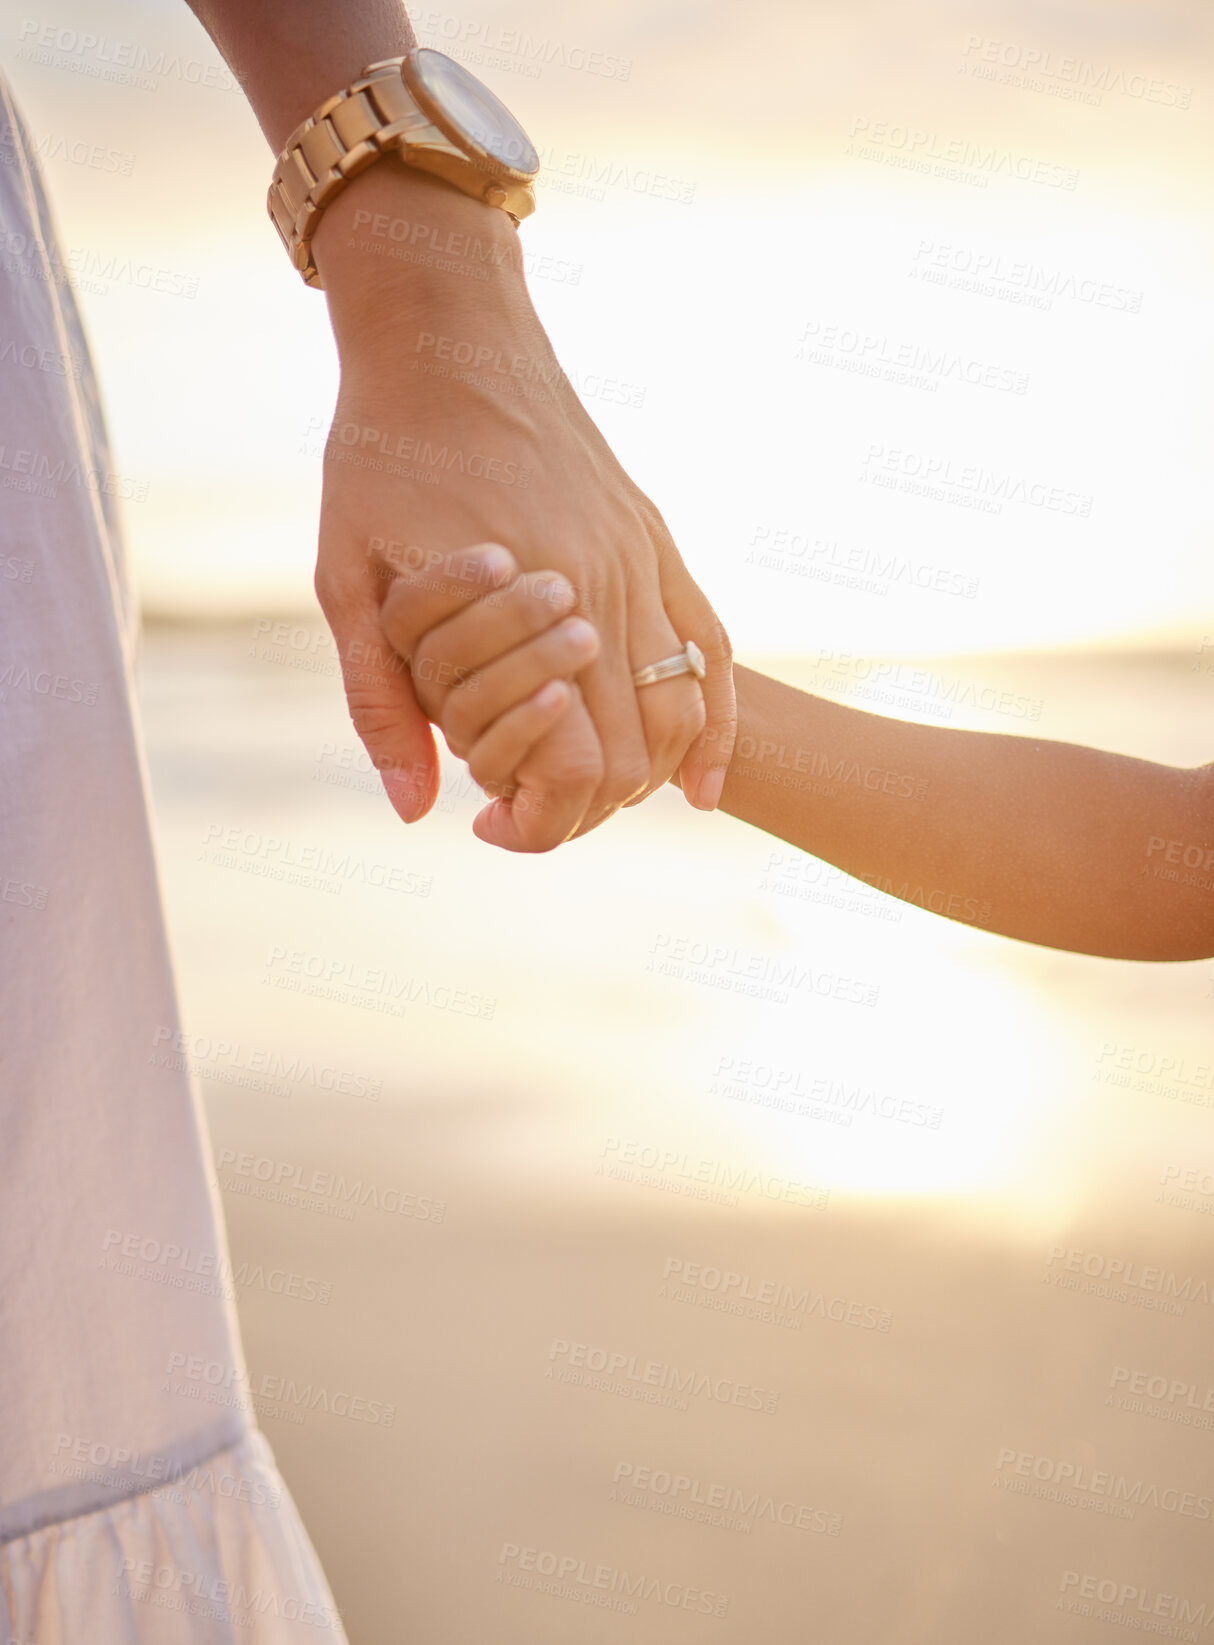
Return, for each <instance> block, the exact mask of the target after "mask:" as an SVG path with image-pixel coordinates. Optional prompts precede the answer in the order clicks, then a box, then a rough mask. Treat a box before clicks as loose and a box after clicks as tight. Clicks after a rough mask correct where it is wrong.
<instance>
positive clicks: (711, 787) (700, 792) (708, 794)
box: [685, 765, 725, 811]
mask: <svg viewBox="0 0 1214 1645" xmlns="http://www.w3.org/2000/svg"><path fill="white" fill-rule="evenodd" d="M724 787H725V771H724V768H723V767H722V766H719V765H718V766H714V767H712V768H711V769H710V770H708V771H705V772H704V774H703V776H701V778H700V780H699V781H698V782H697V783H695V784H694V785H693V786H692V788H691V790H690V791H686V790H685V792H687V798H688V799H689V800H690V801H691V803H692V805H694V806H695V808H696V810H697V811H715V810H716V808H717V806H718V805H720V803H721V793H722V791H723V789H724Z"/></svg>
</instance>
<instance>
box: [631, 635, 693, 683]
mask: <svg viewBox="0 0 1214 1645" xmlns="http://www.w3.org/2000/svg"><path fill="white" fill-rule="evenodd" d="M707 673H708V668H707V665H706V664H705V662H704V653H703V652H702V651H701V650H700V648H699V646H698V645H697V644H696V643H695V641H694V640H688V642H687V644H686V645H685V646H684V647H683V649H682V651H679V652H677V653H676V654H675V655H674V656H673V657H663V658H662V660H661V662H660V663H650V664H649V666H648V667H647V668H638V669H637V671H636V673H635V674H634V675H633V676H632V683H633V685H635V686H642V685H656V684H657V682H658V681H659V680H673V679H675V678H676V677H677V676H678V675H680V674H694V675H695V677H696V679H697V680H702V679H703V678H704V676H705V674H707Z"/></svg>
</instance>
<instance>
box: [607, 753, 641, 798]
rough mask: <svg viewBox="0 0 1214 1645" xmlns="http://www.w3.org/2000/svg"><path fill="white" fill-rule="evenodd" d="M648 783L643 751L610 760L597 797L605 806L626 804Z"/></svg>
mask: <svg viewBox="0 0 1214 1645" xmlns="http://www.w3.org/2000/svg"><path fill="white" fill-rule="evenodd" d="M648 783H649V760H648V758H647V756H645V755H644V754H643V753H641V754H635V755H632V754H630V755H628V756H627V757H625V758H622V759H619V760H616V761H612V762H611V763H609V764H608V766H607V768H606V770H605V771H604V773H603V779H602V782H601V784H600V785H599V794H598V796H597V797H598V799H599V800H600V801H601V802H602V803H603V804H604V805H606V806H610V807H616V806H621V805H626V804H627V803H628V801H629V800H630V799H631V798H632V797H633V795H634V794H640V793H641V792H642V791H643V790H644V789H645V788H646V787H647V785H648Z"/></svg>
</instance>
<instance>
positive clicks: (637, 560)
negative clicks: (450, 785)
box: [314, 160, 736, 850]
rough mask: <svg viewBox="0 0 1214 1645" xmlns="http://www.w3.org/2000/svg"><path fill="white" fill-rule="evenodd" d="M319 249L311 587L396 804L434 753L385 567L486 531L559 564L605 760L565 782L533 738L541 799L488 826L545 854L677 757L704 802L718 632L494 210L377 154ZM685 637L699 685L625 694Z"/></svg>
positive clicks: (729, 688)
mask: <svg viewBox="0 0 1214 1645" xmlns="http://www.w3.org/2000/svg"><path fill="white" fill-rule="evenodd" d="M314 250H315V254H316V258H317V263H318V265H319V267H320V271H321V276H322V278H323V280H324V282H325V290H326V293H327V295H328V299H329V307H330V314H331V317H332V321H333V328H334V332H335V335H336V337H337V343H338V348H339V352H340V355H341V367H342V375H341V390H340V394H339V397H338V403H337V409H336V414H335V417H334V422H333V428H332V430H331V433H330V438H329V443H328V447H327V451H326V462H325V477H324V496H323V503H322V512H321V527H320V547H319V555H318V560H317V572H316V588H317V593H318V596H319V598H320V601H321V605H322V607H323V609H324V612H325V616H326V617H327V619H328V621H329V624H330V626H331V628H332V630H333V634H334V637H335V639H336V641H337V646H338V652H339V655H340V657H341V659H342V668H343V674H344V677H345V684H346V692H347V697H348V700H349V706H350V713H351V717H352V719H353V721H354V725H355V729H356V730H357V732H358V735H359V736H360V737H361V739H362V741H363V742H364V744H365V745H366V748H367V750H368V753H369V754H370V755H371V758H372V760H373V761H374V763H375V765H376V767H377V769H378V770H379V771H380V773H381V776H382V778H383V781H384V786H385V788H386V789H387V792H388V795H389V798H390V799H391V800H392V803H393V805H394V806H395V808H396V810H397V811H398V813H399V814H400V815H401V816H402V817H403V818H404V819H405V820H406V821H413V820H415V819H416V818H418V817H420V816H422V815H424V813H425V812H426V811H427V810H428V809H429V808H430V806H431V804H432V803H433V800H434V796H435V793H436V792H437V785H438V761H437V754H436V751H435V747H434V739H433V735H432V733H431V730H430V726H429V723H428V721H427V719H426V717H425V715H424V713H423V711H422V709H421V707H420V705H419V704H418V701H417V698H416V695H415V693H414V690H413V685H412V682H411V679H410V675H409V672H408V670H407V668H405V667H404V666H402V663H401V661H400V659H398V658H396V657H395V656H393V655H391V653H390V651H389V648H388V647H387V645H386V642H385V638H384V635H383V632H382V629H381V623H380V608H381V605H382V602H383V600H384V598H385V596H386V594H387V591H388V588H389V586H390V583H391V580H392V577H393V575H394V574H395V573H397V572H400V571H402V570H413V571H416V570H418V569H420V568H424V566H425V564H426V556H427V555H430V556H433V555H436V554H437V555H440V556H445V555H446V554H447V553H448V552H450V551H451V550H453V549H456V548H461V547H464V546H466V545H470V544H476V543H480V542H485V541H493V542H497V543H502V544H505V545H506V546H507V547H508V548H509V549H510V551H511V552H512V554H513V556H514V558H515V560H516V562H517V564H518V566H519V567H521V568H522V569H523V570H533V569H541V568H551V569H553V570H556V571H560V572H561V573H563V575H564V576H565V577H566V578H567V579H568V581H569V582H570V583H571V584H572V586H573V588H574V590H575V591H576V594H577V602H578V604H577V609H579V610H580V611H582V612H583V613H584V614H585V615H587V616H588V617H589V618H590V619H591V621H592V622H593V623H594V624H595V626H596V628H597V629H598V631H599V635H600V639H601V647H600V651H599V655H598V656H597V658H596V659H595V660H594V661H593V662H592V663H590V664H589V665H588V666H587V667H586V668H585V669H584V671H583V672H582V673H581V674H580V675H579V676H578V685H579V687H580V691H581V697H582V700H583V702H584V705H585V711H586V712H587V713H588V715H589V718H590V721H591V722H592V723H593V726H594V729H595V732H596V733H597V737H598V741H599V743H600V745H601V775H600V776H599V777H598V779H597V781H596V782H595V783H594V785H593V787H592V788H591V789H590V790H589V791H587V774H588V770H589V766H588V764H587V762H586V761H585V760H584V759H579V760H578V761H576V762H575V764H574V765H573V766H571V767H570V768H569V770H568V774H567V777H566V778H565V779H562V778H561V777H560V774H559V759H558V757H557V756H558V754H559V749H558V750H557V751H556V752H555V753H554V751H552V750H549V751H548V757H549V758H551V759H552V761H553V764H552V767H551V768H550V769H551V782H552V784H553V785H554V786H553V788H552V790H551V792H550V794H549V798H548V803H546V804H545V806H544V807H543V809H542V810H540V811H537V812H536V813H535V814H534V815H533V816H532V817H531V818H530V831H529V832H528V834H527V836H526V839H525V841H524V840H522V839H521V838H520V839H517V840H510V839H506V838H502V839H500V840H498V842H497V843H500V844H503V845H505V846H507V848H509V849H527V850H543V849H547V848H549V847H551V846H553V845H556V844H558V843H560V841H561V840H563V839H567V838H570V837H571V836H573V835H575V834H578V833H584V832H586V831H587V830H588V829H590V828H593V827H594V826H596V825H597V824H598V823H599V822H601V821H603V819H604V818H606V817H608V816H610V815H611V814H612V813H613V812H614V811H615V810H616V809H617V808H618V807H619V806H621V805H624V804H628V803H633V802H636V801H637V800H639V799H642V798H644V797H645V795H647V794H648V793H650V792H652V790H653V789H655V788H657V787H658V786H659V785H660V784H662V783H664V782H666V781H667V780H668V779H670V778H671V777H672V776H673V775H674V773H675V772H676V771H678V773H679V778H680V782H681V785H682V787H683V789H684V792H685V793H686V794H687V796H688V798H689V799H690V800H691V801H692V803H693V804H697V805H699V806H701V807H703V808H705V809H712V808H713V807H714V806H715V805H716V803H717V800H718V799H719V797H720V788H721V781H722V779H723V775H724V771H725V768H726V766H727V765H728V762H729V757H730V754H731V752H732V746H733V737H734V731H735V724H736V718H735V708H734V698H733V682H732V673H731V668H730V654H729V644H728V640H727V638H726V635H725V632H724V629H723V628H722V626H721V624H720V622H719V621H718V619H717V617H716V615H715V613H714V612H713V610H712V607H711V606H710V605H709V603H708V601H707V600H706V599H705V597H704V595H703V594H702V593H701V592H700V590H699V589H698V588H697V587H696V585H695V583H694V582H693V581H692V579H691V577H690V576H689V574H688V572H687V570H686V568H685V567H684V565H683V563H682V560H681V559H680V557H679V554H678V551H677V550H676V548H675V546H674V543H673V541H672V539H671V537H670V534H669V532H668V531H667V529H666V527H665V524H664V523H663V521H662V519H661V516H660V515H659V514H658V512H657V510H656V509H655V508H654V507H653V505H652V503H650V501H649V500H648V498H646V497H645V496H644V494H643V493H642V492H641V491H640V490H639V489H638V488H637V487H636V486H635V485H634V484H633V482H632V481H631V480H630V479H629V478H628V476H627V475H626V474H625V473H624V471H623V469H622V468H621V467H620V465H619V464H618V463H617V462H616V460H615V458H614V456H613V455H612V453H611V451H610V449H609V448H608V446H607V444H606V442H605V441H604V440H603V437H602V435H601V434H600V433H599V431H598V429H597V428H596V427H595V425H594V423H593V422H592V421H591V419H590V417H589V416H588V415H587V413H586V411H585V410H584V408H583V407H582V405H581V403H580V402H579V400H578V399H577V396H576V395H575V394H574V392H573V390H572V388H571V387H570V385H569V383H568V381H567V379H566V378H565V376H564V374H563V372H561V370H560V367H559V365H558V364H557V362H556V359H555V357H554V355H553V353H552V349H551V346H550V345H549V342H548V339H547V336H546V335H545V333H544V330H543V327H542V326H541V325H540V323H539V320H538V318H537V316H536V314H535V311H534V309H533V307H532V305H531V302H530V299H529V297H528V294H527V290H526V285H525V281H524V278H523V271H522V267H521V253H520V244H519V239H518V235H517V231H516V230H515V229H514V227H513V225H512V224H511V223H510V221H509V219H508V218H507V217H506V216H505V214H504V213H502V212H498V211H495V210H492V209H489V208H486V207H485V206H483V205H481V204H479V203H478V202H476V201H474V200H470V199H468V198H467V197H466V196H464V195H461V194H460V193H458V192H457V191H456V190H454V189H451V188H448V187H447V186H445V185H443V184H441V183H438V182H436V181H434V180H433V179H431V178H428V177H426V176H424V175H423V174H421V173H418V172H413V171H409V170H408V169H407V168H405V167H403V166H399V165H397V164H395V163H394V162H392V161H390V160H385V161H380V162H377V163H376V164H375V165H374V166H372V167H371V168H370V169H369V170H368V171H366V172H364V173H363V174H362V175H361V176H360V177H358V178H356V179H355V181H354V182H353V183H352V184H351V185H350V186H349V187H348V188H347V189H346V190H345V191H343V193H342V194H341V195H339V196H338V198H337V199H336V200H335V201H334V203H333V204H332V205H331V206H330V207H329V208H328V209H327V211H326V213H325V218H324V220H323V221H322V223H321V226H320V229H319V231H318V233H317V236H316V239H315V242H314ZM439 265H441V266H439ZM687 640H695V641H696V643H697V644H698V645H699V646H700V648H701V650H702V651H703V652H704V655H705V658H706V660H707V664H708V675H707V678H706V679H705V680H704V682H703V687H702V691H701V688H700V686H699V685H697V682H696V681H695V680H693V679H692V678H691V677H690V676H684V677H682V678H678V679H674V680H668V681H664V682H662V683H661V684H659V685H653V686H647V687H645V688H644V689H643V690H642V691H641V692H639V693H638V692H637V691H636V689H635V688H634V686H633V684H632V674H633V672H634V671H635V670H636V669H638V668H640V667H642V666H643V665H644V664H646V663H650V662H654V661H656V660H657V659H659V658H661V657H666V656H670V655H671V654H672V653H674V652H676V651H678V650H680V649H681V648H682V646H683V644H684V642H685V641H687ZM575 718H576V716H575ZM563 724H564V722H562V725H563ZM584 730H585V727H584V725H583V726H582V728H581V730H580V731H579V733H578V736H579V742H580V738H581V735H582V733H583V732H584ZM560 731H561V728H560V727H558V728H557V730H556V731H554V732H553V733H552V734H551V735H552V736H554V737H556V736H557V735H558V733H559V732H560ZM565 734H566V735H569V734H570V729H569V728H565ZM566 752H569V750H566Z"/></svg>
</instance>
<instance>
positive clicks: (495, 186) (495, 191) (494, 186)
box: [483, 183, 506, 206]
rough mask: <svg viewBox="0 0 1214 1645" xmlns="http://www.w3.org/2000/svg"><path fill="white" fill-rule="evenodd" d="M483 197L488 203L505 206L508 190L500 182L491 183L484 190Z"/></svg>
mask: <svg viewBox="0 0 1214 1645" xmlns="http://www.w3.org/2000/svg"><path fill="white" fill-rule="evenodd" d="M483 199H484V201H485V204H486V205H489V206H504V205H505V204H506V191H505V189H504V188H503V187H502V185H501V184H500V183H490V184H489V187H488V188H487V189H486V190H485V192H484V195H483Z"/></svg>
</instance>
